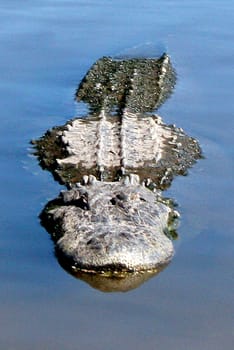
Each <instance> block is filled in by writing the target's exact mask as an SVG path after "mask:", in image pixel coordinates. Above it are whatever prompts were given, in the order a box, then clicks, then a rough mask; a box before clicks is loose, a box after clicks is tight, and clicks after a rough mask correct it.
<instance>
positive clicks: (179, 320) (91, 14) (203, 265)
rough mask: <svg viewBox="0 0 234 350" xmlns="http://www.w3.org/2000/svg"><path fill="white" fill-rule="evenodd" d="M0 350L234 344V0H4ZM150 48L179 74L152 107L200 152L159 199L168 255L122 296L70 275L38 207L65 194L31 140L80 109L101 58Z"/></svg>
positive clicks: (210, 348)
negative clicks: (171, 253) (171, 201)
mask: <svg viewBox="0 0 234 350" xmlns="http://www.w3.org/2000/svg"><path fill="white" fill-rule="evenodd" d="M0 23H1V24H0V43H1V53H0V77H1V79H0V106H1V109H0V114H1V138H0V145H1V146H0V147H1V153H0V159H1V162H0V164H1V172H0V179H1V181H0V186H1V190H0V191H1V192H0V193H1V197H0V203H1V217H0V222H1V225H0V283H1V287H0V305H1V309H0V310H1V314H0V348H1V349H4V350H29V349H30V350H31V349H34V350H37V349H38V350H39V349H48V350H53V349H56V350H62V349H67V350H75V349H85V350H89V349H95V350H99V349H100V350H101V349H102V350H103V349H111V350H117V349H118V350H119V349H134V350H138V349H139V350H140V349H145V350H155V349H157V350H164V349H165V350H166V349H171V348H173V349H180V350H187V349H190V350H195V349H196V350H197V349H203V350H220V349H225V350H231V349H233V344H234V292H233V291H234V230H233V227H234V225H233V217H234V215H233V189H234V188H233V173H234V164H233V151H234V147H233V136H234V135H233V130H234V122H233V120H234V117H233V114H234V98H233V91H234V45H233V42H234V28H233V26H234V25H233V24H234V2H233V1H227V0H226V1H225V0H224V1H215V0H213V1H211V0H209V1H208V0H204V1H198V0H196V1H195V0H194V1H189V0H188V1H179V0H175V1H169V0H163V1H162V0H161V1H155V0H148V1H137V2H136V1H131V0H124V1H123V0H119V1H111V0H109V1H108V0H99V1H97V0H93V1H81V0H76V1H73V0H70V1H65V0H40V1H37V0H30V1H27V0H25V1H23V2H19V1H16V0H11V1H8V0H1V1H0ZM147 43H150V45H151V43H152V44H155V45H156V46H157V47H158V48H160V50H161V49H162V48H164V49H165V50H166V51H167V52H168V53H169V54H170V56H171V58H172V62H173V63H174V66H175V68H176V71H177V74H178V81H177V85H176V88H175V92H174V94H173V96H172V97H171V98H170V99H169V100H168V101H167V102H166V103H165V104H164V106H163V107H161V108H160V110H159V111H158V113H159V114H160V115H161V116H162V117H163V119H164V120H165V121H166V122H167V123H175V124H176V125H177V126H179V127H182V128H183V129H184V130H185V131H186V132H187V133H189V134H190V135H191V136H193V137H196V138H197V139H198V140H199V142H200V144H201V146H202V149H203V153H204V155H205V159H204V160H201V161H199V162H198V163H197V164H196V165H195V166H194V167H193V168H192V169H191V170H190V172H189V176H187V177H180V178H177V179H176V180H175V181H174V182H173V184H172V186H171V188H170V189H169V190H168V191H167V193H166V195H167V196H171V197H172V198H175V199H176V201H177V202H178V204H179V207H178V210H179V211H180V213H181V214H182V215H181V223H180V228H179V239H178V241H176V242H175V249H176V255H175V257H174V259H173V261H172V263H171V264H170V265H169V266H168V267H167V268H166V269H165V270H164V271H163V272H161V274H159V275H158V276H156V277H155V278H152V279H150V280H149V281H148V282H146V283H144V284H143V285H142V286H141V287H139V288H138V289H134V290H132V291H129V292H127V293H103V292H101V291H98V290H96V289H93V288H91V287H90V286H89V285H88V284H86V283H84V282H82V281H80V280H78V279H75V278H73V277H72V276H71V275H69V274H68V273H66V272H65V271H64V270H63V269H62V268H61V267H60V266H59V264H58V262H57V261H56V259H55V257H54V255H53V244H52V242H51V241H50V237H49V235H48V234H47V233H46V231H45V230H44V229H43V228H42V227H41V226H40V223H39V219H38V214H39V213H40V211H41V210H42V208H43V207H44V205H45V204H46V203H47V201H48V200H50V199H52V198H55V197H56V196H57V194H58V192H59V191H60V190H61V186H60V185H59V184H58V183H56V182H55V181H54V180H53V178H52V176H51V175H50V174H49V173H48V172H46V171H42V169H41V168H40V167H39V165H38V163H37V160H36V159H35V158H34V157H32V156H31V155H30V145H29V141H30V140H31V139H34V138H38V137H40V136H41V135H42V134H43V133H44V132H45V131H46V130H47V129H48V128H51V127H52V126H54V125H60V124H63V123H65V122H66V120H68V119H70V118H72V117H74V116H75V115H77V114H82V108H79V107H78V106H77V105H76V104H75V103H74V99H73V96H74V92H75V89H76V87H77V84H78V83H79V81H80V80H81V78H82V77H83V75H84V74H85V73H86V71H87V70H88V69H89V67H90V66H91V65H92V64H93V63H94V61H95V60H97V59H98V58H100V57H102V56H103V55H118V54H120V53H121V52H123V50H125V49H128V50H130V51H131V50H134V47H137V46H138V45H145V44H147Z"/></svg>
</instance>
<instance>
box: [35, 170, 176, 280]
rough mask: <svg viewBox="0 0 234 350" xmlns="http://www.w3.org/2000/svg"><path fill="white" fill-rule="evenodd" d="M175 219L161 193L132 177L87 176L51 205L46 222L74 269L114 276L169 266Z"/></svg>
mask: <svg viewBox="0 0 234 350" xmlns="http://www.w3.org/2000/svg"><path fill="white" fill-rule="evenodd" d="M175 216H176V212H175V211H174V210H173V209H172V208H170V207H169V206H168V205H166V204H164V203H163V200H162V198H161V196H160V193H159V191H154V192H153V191H150V190H149V189H148V188H146V187H145V186H142V185H141V184H140V182H139V177H138V176H137V175H130V176H127V177H125V178H124V179H122V180H121V181H118V182H103V181H98V180H96V178H95V177H94V176H89V177H88V176H87V177H85V178H84V185H81V184H77V185H76V186H74V187H73V188H72V189H70V190H69V191H63V192H61V193H60V196H59V197H58V198H57V199H55V200H53V201H51V202H49V203H48V204H47V206H46V207H45V209H44V211H43V212H42V214H41V219H42V223H43V225H44V226H45V227H46V228H47V230H48V231H50V233H51V235H52V237H53V240H54V242H55V245H56V254H57V256H58V257H59V258H60V260H61V261H62V260H63V262H64V265H67V266H70V270H72V271H73V272H74V271H86V272H87V271H89V272H96V273H97V272H99V273H105V274H108V275H113V274H115V273H116V272H118V273H119V272H121V273H123V272H135V271H149V270H151V271H153V270H156V269H159V268H161V267H162V266H164V265H166V264H167V263H168V262H169V261H170V259H171V258H172V256H173V245H172V242H171V240H170V239H169V238H168V237H167V235H166V234H165V233H166V232H168V230H169V228H170V227H171V223H172V221H173V220H172V218H174V217H175Z"/></svg>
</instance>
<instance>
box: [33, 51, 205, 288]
mask: <svg viewBox="0 0 234 350" xmlns="http://www.w3.org/2000/svg"><path fill="white" fill-rule="evenodd" d="M174 84H175V72H174V70H173V68H172V66H171V63H170V59H169V57H168V56H167V55H166V54H164V55H162V57H160V58H158V59H130V60H113V59H111V58H107V57H104V58H102V59H100V60H98V61H97V62H96V63H95V64H94V65H93V66H92V67H91V69H90V70H89V72H88V73H87V74H86V76H85V77H84V79H83V80H82V82H81V84H80V85H79V87H78V89H77V92H76V99H77V100H78V101H83V102H85V103H88V104H89V106H90V114H89V115H88V116H87V117H86V118H84V119H81V118H76V119H74V120H72V121H69V122H67V123H66V124H65V125H64V126H61V127H55V128H53V129H52V130H50V131H48V132H47V133H46V134H45V135H44V136H43V137H42V138H40V139H39V140H36V141H34V144H35V146H36V154H37V156H38V158H39V160H40V164H41V165H42V167H43V168H45V169H48V170H50V171H51V172H52V173H53V175H54V177H55V178H56V179H58V180H59V181H60V182H61V183H62V184H65V185H66V186H67V187H68V188H70V190H68V191H63V192H62V193H61V194H60V196H59V197H58V198H57V199H55V200H53V201H51V202H49V203H48V204H47V206H46V207H45V209H44V211H43V212H42V214H41V220H42V224H43V225H44V226H45V227H46V228H47V230H48V231H49V232H50V233H51V236H52V238H53V240H54V242H55V248H56V254H57V257H58V259H59V261H60V263H61V264H62V265H63V266H65V268H66V269H67V270H72V271H73V273H74V272H77V273H80V272H82V273H83V272H84V271H86V272H95V273H97V272H101V273H102V274H107V275H108V274H116V273H117V274H122V273H125V272H126V273H128V272H136V271H137V272H139V271H148V272H149V271H151V272H152V271H154V272H155V271H159V270H160V269H161V268H163V266H165V265H166V264H167V263H168V262H169V261H170V259H171V258H172V256H173V245H172V242H171V240H170V239H169V238H168V237H167V236H166V235H165V231H166V230H167V229H168V226H169V222H170V221H171V217H172V216H173V215H174V212H173V210H172V209H171V208H170V206H169V205H166V204H165V202H163V201H162V199H161V197H160V194H159V192H158V191H159V189H165V188H167V187H168V186H169V185H170V183H171V181H172V179H173V177H174V176H175V175H178V174H182V175H185V174H186V173H187V169H188V168H189V167H191V166H192V165H193V163H194V162H195V161H196V160H197V159H199V158H200V157H201V149H200V147H199V145H198V143H197V141H196V140H194V139H193V138H191V137H189V136H187V135H186V134H185V133H184V132H183V130H182V129H179V128H176V127H175V126H174V125H166V124H164V123H163V122H162V120H161V118H160V117H159V116H157V115H153V114H152V113H153V111H154V110H155V109H156V108H158V107H159V106H160V105H161V104H162V102H164V101H165V99H166V98H167V97H168V96H169V95H170V94H171V92H172V90H173V87H174ZM149 112H150V113H151V114H149ZM94 176H95V177H96V178H97V179H98V180H96V178H95V177H94ZM82 179H84V180H82ZM82 181H84V183H83V185H81V184H77V183H78V182H79V183H80V182H82ZM145 186H147V187H148V188H150V189H151V190H153V191H150V190H149V189H148V188H146V187H145ZM148 272H147V273H148ZM150 275H151V273H150V274H149V276H150ZM115 276H116V275H115ZM138 277H139V276H136V278H135V277H134V278H132V280H134V281H135V282H134V283H135V284H137V283H138V281H140V280H141V278H138ZM84 279H85V278H84ZM89 280H90V279H89ZM142 280H144V278H143V279H142ZM96 282H97V281H95V282H94V280H93V279H92V282H90V283H96ZM125 282H126V283H124V286H122V287H121V288H124V289H128V288H129V284H128V281H127V280H126V281H125ZM97 283H99V282H97ZM108 288H110V286H109V287H108ZM114 288H118V287H117V286H115V287H114Z"/></svg>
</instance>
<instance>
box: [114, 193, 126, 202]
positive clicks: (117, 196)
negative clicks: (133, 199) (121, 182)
mask: <svg viewBox="0 0 234 350" xmlns="http://www.w3.org/2000/svg"><path fill="white" fill-rule="evenodd" d="M116 198H117V199H119V200H120V201H126V200H127V198H128V197H127V196H126V194H124V193H123V192H120V193H118V194H117V195H116Z"/></svg>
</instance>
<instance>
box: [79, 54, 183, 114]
mask: <svg viewBox="0 0 234 350" xmlns="http://www.w3.org/2000/svg"><path fill="white" fill-rule="evenodd" d="M175 81H176V75H175V71H174V69H173V67H172V65H171V62H170V58H169V56H168V55H167V54H163V55H162V56H161V57H159V58H157V59H156V58H152V59H149V58H132V59H126V60H123V59H121V60H116V59H112V58H110V57H103V58H101V59H99V60H98V61H97V62H95V64H94V65H93V66H92V67H91V69H90V70H89V71H88V73H87V74H86V76H85V77H84V79H83V80H82V82H81V83H80V85H79V87H78V89H77V92H76V98H77V100H78V101H83V102H86V103H88V104H89V106H90V107H91V110H92V112H93V113H97V114H99V113H100V111H101V110H102V109H105V111H107V112H110V111H114V112H115V113H117V114H118V115H121V114H122V113H123V111H124V110H126V109H127V110H128V111H130V112H132V113H141V112H143V113H145V112H151V111H153V110H154V109H157V108H158V107H159V106H160V105H161V104H162V103H163V102H164V101H165V100H166V99H167V98H168V97H169V96H170V94H171V93H172V90H173V88H174V85H175Z"/></svg>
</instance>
